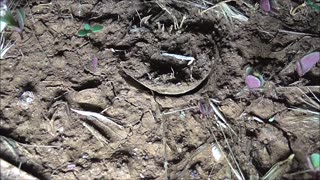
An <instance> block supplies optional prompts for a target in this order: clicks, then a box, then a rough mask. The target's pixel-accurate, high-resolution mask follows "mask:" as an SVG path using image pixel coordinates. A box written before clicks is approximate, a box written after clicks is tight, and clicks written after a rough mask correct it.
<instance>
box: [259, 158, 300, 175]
mask: <svg viewBox="0 0 320 180" xmlns="http://www.w3.org/2000/svg"><path fill="white" fill-rule="evenodd" d="M293 158H294V154H291V155H290V156H289V157H288V158H287V159H286V160H284V161H280V162H277V163H276V164H275V165H273V166H272V167H271V169H270V170H269V171H268V172H267V173H266V174H265V175H264V176H263V177H262V180H274V179H280V178H281V177H282V176H283V175H284V174H285V173H286V172H287V171H288V170H289V168H290V166H291V163H292V160H293Z"/></svg>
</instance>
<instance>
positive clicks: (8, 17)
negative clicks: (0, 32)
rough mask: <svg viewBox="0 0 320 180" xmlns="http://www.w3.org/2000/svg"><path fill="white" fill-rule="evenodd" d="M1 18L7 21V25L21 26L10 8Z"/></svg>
mask: <svg viewBox="0 0 320 180" xmlns="http://www.w3.org/2000/svg"><path fill="white" fill-rule="evenodd" d="M0 20H1V21H2V22H5V23H7V25H8V26H11V27H18V26H19V24H18V23H17V22H16V20H15V19H14V17H13V16H12V13H11V11H10V10H8V11H7V12H6V14H5V15H4V16H3V17H0Z"/></svg>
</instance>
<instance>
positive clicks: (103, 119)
mask: <svg viewBox="0 0 320 180" xmlns="http://www.w3.org/2000/svg"><path fill="white" fill-rule="evenodd" d="M71 111H73V112H75V113H78V114H81V115H84V116H87V117H88V118H90V119H95V120H98V121H100V122H102V123H106V124H113V125H115V126H117V127H118V128H120V129H123V126H121V125H119V124H117V123H115V122H113V121H112V120H110V119H109V118H107V117H105V116H103V115H101V114H99V113H95V112H91V111H81V110H76V109H71Z"/></svg>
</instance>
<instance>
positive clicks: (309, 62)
mask: <svg viewBox="0 0 320 180" xmlns="http://www.w3.org/2000/svg"><path fill="white" fill-rule="evenodd" d="M319 61H320V52H312V53H310V54H307V55H305V56H304V57H303V58H301V59H300V60H299V61H297V63H296V70H297V72H298V75H299V76H300V77H302V76H303V75H305V74H306V73H307V72H309V71H310V70H311V69H312V68H313V67H314V66H315V65H316V64H317V63H318V62H319Z"/></svg>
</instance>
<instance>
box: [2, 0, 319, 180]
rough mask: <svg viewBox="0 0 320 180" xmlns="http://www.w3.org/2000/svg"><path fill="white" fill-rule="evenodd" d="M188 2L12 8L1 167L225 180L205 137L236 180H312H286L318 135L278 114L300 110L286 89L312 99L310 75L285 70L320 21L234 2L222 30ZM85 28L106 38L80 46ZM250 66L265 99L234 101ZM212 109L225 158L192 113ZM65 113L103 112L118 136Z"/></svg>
mask: <svg viewBox="0 0 320 180" xmlns="http://www.w3.org/2000/svg"><path fill="white" fill-rule="evenodd" d="M190 2H197V1H173V0H168V1H139V0H131V1H121V0H80V1H77V0H74V1H71V0H66V1H64V0H52V1H50V0H39V1H29V2H28V3H25V4H23V3H22V4H21V6H25V10H26V17H27V22H26V27H25V29H24V32H23V39H21V38H20V36H19V34H17V33H14V32H13V33H11V31H8V32H7V36H8V38H9V39H12V40H17V41H16V45H15V46H14V47H13V48H12V49H10V51H9V52H8V53H7V55H6V56H7V58H6V59H5V60H1V61H0V65H1V71H0V73H1V89H0V96H1V104H0V123H1V127H0V135H1V153H0V157H1V158H2V159H5V160H7V161H8V162H10V163H12V164H14V165H16V166H19V163H22V165H21V169H22V170H23V171H26V172H28V173H30V174H32V175H33V176H35V177H37V178H40V179H165V178H166V177H168V178H169V179H236V177H235V176H234V174H233V173H232V172H231V170H230V168H229V166H228V164H227V161H226V159H227V158H226V157H223V158H222V159H220V160H215V159H214V157H213V156H212V144H216V141H215V140H214V138H213V137H216V138H217V141H218V142H220V143H221V145H222V148H223V150H224V151H225V153H226V154H228V156H227V157H228V158H229V159H230V156H229V155H230V154H231V151H232V152H233V153H234V156H235V157H236V159H237V162H238V163H239V166H240V168H241V171H242V172H243V175H244V177H245V179H249V178H251V179H259V177H260V178H261V177H262V176H263V175H264V174H265V173H267V171H268V170H269V169H270V168H271V167H272V166H273V165H274V164H275V163H277V162H279V161H282V160H285V159H286V158H288V156H289V155H290V154H295V157H294V160H293V162H292V164H291V166H290V168H289V169H288V171H287V173H286V174H285V175H284V177H283V178H284V179H311V178H312V177H311V176H310V174H307V173H305V174H300V175H290V174H292V173H296V172H299V171H303V170H306V169H308V166H307V157H308V156H309V155H310V154H312V153H315V152H319V151H320V134H319V121H311V120H306V119H308V118H307V117H306V116H307V115H306V114H304V113H299V112H296V111H292V110H290V109H289V108H292V107H305V108H306V105H305V103H304V102H303V101H302V100H301V97H302V96H303V95H302V93H301V91H300V90H299V89H298V88H297V87H300V89H301V90H302V91H303V92H306V94H307V95H308V96H310V97H312V95H311V93H310V92H308V90H307V88H306V87H309V88H310V89H311V90H312V91H313V92H314V94H315V95H316V96H318V97H319V95H320V89H319V86H320V81H319V77H320V66H319V65H320V64H319V63H318V65H317V66H316V67H315V68H313V70H312V71H311V72H309V73H307V74H306V75H305V76H303V77H302V78H300V77H299V76H298V75H297V73H296V72H295V66H294V65H290V62H294V61H296V60H298V59H300V58H301V57H303V56H304V55H305V54H307V53H309V52H313V51H319V50H320V43H319V42H320V35H319V32H320V18H317V17H319V16H320V13H319V12H316V11H315V10H312V9H311V8H310V7H304V8H302V9H301V10H299V11H297V14H296V15H295V16H292V15H290V13H289V11H290V8H291V7H296V6H298V5H299V4H301V3H302V1H293V0H292V1H289V0H285V1H277V4H276V5H275V6H274V7H273V10H272V11H271V12H268V13H267V12H264V11H262V10H261V9H254V8H253V7H249V6H247V5H246V4H244V3H239V2H240V1H239V2H233V1H232V2H230V3H229V5H232V6H233V7H235V8H236V9H238V10H239V11H240V12H242V13H243V14H244V15H245V16H246V17H248V21H246V22H245V21H240V20H237V19H233V20H232V22H228V21H227V20H226V19H225V18H224V16H223V15H222V14H218V13H217V12H216V11H213V10H212V11H207V12H205V13H203V14H202V15H201V14H200V12H201V11H202V10H203V9H201V7H200V8H199V7H197V6H196V5H195V4H192V3H190ZM210 2H211V1H210ZM246 2H247V3H248V4H251V5H252V6H254V4H255V2H254V1H246ZM198 4H201V1H199V2H198ZM213 4H215V3H214V2H213ZM162 5H163V6H162ZM161 6H162V7H161ZM164 8H165V9H166V10H167V11H166V10H165V9H164ZM184 15H186V16H185V17H186V18H185V20H184V21H183V22H182V23H181V21H182V19H183V18H184ZM84 23H90V24H91V25H95V24H100V25H103V26H104V28H103V30H102V31H101V32H98V33H94V34H91V35H90V36H89V37H78V36H77V32H78V31H79V30H80V29H81V28H82V27H83V24H84ZM296 32H300V34H299V33H296ZM164 52H166V53H174V54H179V55H184V56H190V57H194V58H195V61H194V62H193V63H192V64H191V65H190V64H188V63H187V61H182V60H177V59H175V58H170V57H164V56H162V55H161V53H164ZM93 57H96V58H97V59H98V64H97V67H96V68H95V67H93V64H92V58H93ZM248 66H251V67H255V68H257V69H259V71H260V72H261V73H262V74H263V76H264V78H265V80H266V85H265V88H264V89H263V90H261V91H259V92H248V91H244V88H245V83H244V77H245V70H246V68H247V67H248ZM286 67H288V68H286ZM25 91H31V92H32V93H33V94H34V99H33V102H32V103H31V104H30V105H28V106H27V107H26V106H22V105H21V101H19V97H20V96H21V95H22V93H23V92H25ZM211 98H213V99H215V100H217V101H220V102H217V103H216V105H217V106H218V107H219V109H220V111H221V113H222V114H223V115H224V117H225V118H226V120H227V122H228V124H229V125H230V127H231V128H232V129H233V130H234V131H235V134H234V133H232V132H231V131H230V130H228V129H224V130H223V131H224V132H225V134H226V139H227V140H228V142H229V144H230V147H231V150H230V149H228V144H227V143H226V142H225V140H224V136H223V133H222V131H221V129H220V128H219V127H220V126H218V125H217V121H216V119H215V116H214V115H213V113H212V112H210V113H208V114H203V113H202V114H201V113H200V111H199V109H198V108H197V106H198V104H199V102H204V103H206V102H208V99H211ZM184 108H189V110H184V111H180V112H177V113H173V112H172V111H175V110H179V109H184ZM71 109H72V110H82V111H90V112H96V113H100V112H101V111H103V112H102V115H104V116H106V117H109V118H110V119H111V120H113V121H114V122H116V123H117V124H118V125H120V126H121V127H119V126H117V125H115V124H107V125H106V124H102V123H98V122H97V121H96V120H89V119H88V118H87V117H86V116H84V115H80V114H78V113H76V112H75V111H72V110H71ZM170 112H172V113H170ZM272 117H274V121H272V122H270V121H269V119H270V118H272ZM257 118H259V119H260V120H262V122H258V121H256V120H254V119H257ZM213 134H214V135H215V136H213ZM5 139H6V140H5ZM8 139H10V141H12V142H13V141H14V142H16V144H15V145H16V146H13V145H12V143H11V146H8V145H5V142H7V140H8ZM10 147H13V149H14V150H12V149H10ZM14 152H16V153H14ZM233 164H234V163H233Z"/></svg>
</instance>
